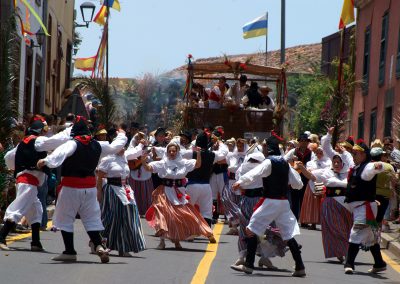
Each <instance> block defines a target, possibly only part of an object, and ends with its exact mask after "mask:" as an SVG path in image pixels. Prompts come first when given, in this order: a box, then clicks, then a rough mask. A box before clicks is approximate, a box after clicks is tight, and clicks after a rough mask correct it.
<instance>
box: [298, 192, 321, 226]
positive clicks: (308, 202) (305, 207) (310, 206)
mask: <svg viewBox="0 0 400 284" xmlns="http://www.w3.org/2000/svg"><path fill="white" fill-rule="evenodd" d="M300 223H304V224H321V197H320V196H315V195H314V194H313V192H312V190H311V189H310V187H309V186H308V185H307V188H306V192H305V194H304V198H303V204H302V206H301V211H300Z"/></svg>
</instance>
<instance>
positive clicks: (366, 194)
mask: <svg viewBox="0 0 400 284" xmlns="http://www.w3.org/2000/svg"><path fill="white" fill-rule="evenodd" d="M366 165H368V162H367V163H362V164H361V165H360V166H359V167H358V168H357V169H355V170H354V171H353V170H351V172H350V173H352V175H351V176H349V182H348V183H347V190H346V199H345V202H347V203H350V202H354V201H370V202H373V201H375V196H376V175H375V176H374V178H373V179H372V180H370V181H366V180H363V179H362V178H361V174H362V172H363V171H364V169H365V166H366Z"/></svg>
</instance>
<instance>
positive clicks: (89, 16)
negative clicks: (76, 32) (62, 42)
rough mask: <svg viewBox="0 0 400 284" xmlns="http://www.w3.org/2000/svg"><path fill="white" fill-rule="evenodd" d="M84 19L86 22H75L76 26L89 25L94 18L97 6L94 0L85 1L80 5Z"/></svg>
mask: <svg viewBox="0 0 400 284" xmlns="http://www.w3.org/2000/svg"><path fill="white" fill-rule="evenodd" d="M80 9H81V15H82V19H83V21H84V22H85V24H77V23H75V27H77V28H79V27H86V28H88V27H89V23H90V22H91V21H92V20H93V15H94V10H95V9H96V6H95V5H94V4H93V3H92V2H84V3H82V4H81V6H80Z"/></svg>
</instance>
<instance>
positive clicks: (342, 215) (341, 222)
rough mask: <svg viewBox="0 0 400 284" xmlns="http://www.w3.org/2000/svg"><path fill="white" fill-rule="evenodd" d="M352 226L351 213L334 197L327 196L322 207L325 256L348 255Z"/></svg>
mask: <svg viewBox="0 0 400 284" xmlns="http://www.w3.org/2000/svg"><path fill="white" fill-rule="evenodd" d="M352 226H353V219H352V216H351V213H350V212H349V211H348V210H347V209H346V208H344V207H343V206H342V205H341V204H340V203H339V202H337V201H336V200H335V199H334V198H333V197H326V198H325V199H324V201H323V203H322V208H321V230H322V244H323V246H324V253H325V258H331V257H343V256H346V255H347V248H348V241H349V236H350V231H351V227H352Z"/></svg>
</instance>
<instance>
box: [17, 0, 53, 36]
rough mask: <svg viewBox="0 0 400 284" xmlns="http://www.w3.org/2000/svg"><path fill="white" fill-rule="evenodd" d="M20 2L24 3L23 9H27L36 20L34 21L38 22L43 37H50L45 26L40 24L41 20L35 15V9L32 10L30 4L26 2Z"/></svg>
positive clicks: (24, 0) (25, 0)
mask: <svg viewBox="0 0 400 284" xmlns="http://www.w3.org/2000/svg"><path fill="white" fill-rule="evenodd" d="M21 1H22V3H24V5H25V7H27V8H28V9H29V11H30V12H31V13H32V15H33V16H34V17H35V18H36V20H37V21H38V22H39V25H40V26H41V27H42V29H43V32H44V33H45V35H47V36H50V34H49V32H48V31H47V29H46V26H45V25H44V24H43V22H42V19H41V18H40V16H39V15H38V14H37V13H36V11H35V9H33V7H32V6H31V4H29V2H28V1H27V0H21Z"/></svg>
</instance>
